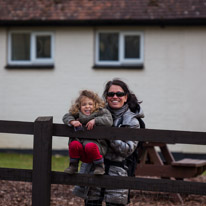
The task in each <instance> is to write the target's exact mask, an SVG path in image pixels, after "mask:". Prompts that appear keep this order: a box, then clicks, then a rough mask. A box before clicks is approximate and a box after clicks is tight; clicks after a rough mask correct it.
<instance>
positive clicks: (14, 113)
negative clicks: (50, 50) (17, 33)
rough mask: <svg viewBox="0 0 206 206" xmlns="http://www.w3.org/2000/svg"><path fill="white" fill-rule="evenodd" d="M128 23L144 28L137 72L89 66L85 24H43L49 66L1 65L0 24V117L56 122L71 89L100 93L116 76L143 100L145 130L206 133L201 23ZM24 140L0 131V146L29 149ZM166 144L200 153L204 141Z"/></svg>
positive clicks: (89, 31)
mask: <svg viewBox="0 0 206 206" xmlns="http://www.w3.org/2000/svg"><path fill="white" fill-rule="evenodd" d="M31 29H33V30H34V29H35V31H41V30H42V28H31ZM120 29H125V28H123V27H122V28H120ZM128 29H129V30H133V29H134V28H132V27H131V28H128ZM136 29H137V30H139V31H143V32H144V59H145V61H144V62H145V63H144V69H143V70H126V69H125V70H117V69H107V70H104V69H96V70H95V69H92V66H93V65H94V29H93V28H90V27H83V28H80V27H73V28H72V27H65V28H47V30H46V31H54V32H55V69H54V70H40V69H39V70H34V69H33V70H32V69H15V70H8V69H5V68H4V67H5V65H6V64H7V60H6V58H7V53H6V51H7V31H6V30H5V29H2V28H1V29H0V48H1V49H0V59H1V61H0V119H1V120H16V121H34V120H35V119H36V118H37V117H38V116H53V117H54V122H55V123H61V118H62V116H63V115H64V114H65V113H66V112H67V110H68V108H69V106H70V103H71V100H73V99H74V98H76V96H77V95H78V92H79V90H81V89H92V90H94V91H96V92H98V93H99V94H100V95H101V94H102V92H103V87H104V84H105V83H106V82H107V81H108V80H111V79H112V78H114V77H119V78H121V79H123V80H124V81H126V82H127V83H128V84H129V86H130V88H131V90H132V91H134V92H135V93H136V94H137V96H138V97H139V99H140V100H143V104H142V107H143V109H144V111H145V116H146V117H145V122H146V124H147V127H148V128H152V129H169V130H189V131H203V132H206V127H205V121H204V119H205V116H206V110H205V105H206V94H205V91H204V90H205V88H206V81H205V79H206V70H205V65H206V28H201V27H182V28H181V27H164V28H159V27H141V28H136ZM32 139H33V138H32V137H31V136H24V135H10V134H0V148H32V142H33V140H32ZM53 147H54V148H56V149H59V148H63V149H65V148H67V139H66V138H58V137H56V138H54V143H53ZM171 149H172V150H173V151H183V152H201V153H204V151H205V146H194V145H175V146H171Z"/></svg>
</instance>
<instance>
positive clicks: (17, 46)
mask: <svg viewBox="0 0 206 206" xmlns="http://www.w3.org/2000/svg"><path fill="white" fill-rule="evenodd" d="M53 36H54V35H53V33H51V32H22V31H18V32H16V31H15V32H10V33H9V39H8V40H9V42H8V46H9V48H8V52H9V53H8V63H9V65H45V64H46V65H48V64H53V63H54V57H53V53H54V51H53V50H54V40H53V39H54V37H53Z"/></svg>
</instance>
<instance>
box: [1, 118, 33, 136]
mask: <svg viewBox="0 0 206 206" xmlns="http://www.w3.org/2000/svg"><path fill="white" fill-rule="evenodd" d="M0 133H14V134H34V123H33V122H19V121H3V120H0Z"/></svg>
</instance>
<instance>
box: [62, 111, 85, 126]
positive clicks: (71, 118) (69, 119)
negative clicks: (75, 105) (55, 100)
mask: <svg viewBox="0 0 206 206" xmlns="http://www.w3.org/2000/svg"><path fill="white" fill-rule="evenodd" d="M76 119H77V117H75V116H74V115H72V114H70V113H66V114H65V115H64V116H63V118H62V121H63V122H64V124H66V125H69V126H74V125H77V126H74V127H78V126H80V125H79V123H80V122H79V121H76ZM72 122H73V124H72ZM75 122H79V123H75ZM80 124H81V123H80Z"/></svg>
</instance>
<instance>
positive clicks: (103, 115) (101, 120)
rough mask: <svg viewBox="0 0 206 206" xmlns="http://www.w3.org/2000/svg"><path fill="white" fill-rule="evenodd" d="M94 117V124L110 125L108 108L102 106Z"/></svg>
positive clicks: (111, 120)
mask: <svg viewBox="0 0 206 206" xmlns="http://www.w3.org/2000/svg"><path fill="white" fill-rule="evenodd" d="M98 114H99V115H97V116H96V117H95V118H94V119H95V125H104V126H112V124H113V119H112V115H111V113H110V112H109V110H107V109H105V108H103V109H102V110H101V111H100V112H99V113H98Z"/></svg>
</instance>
